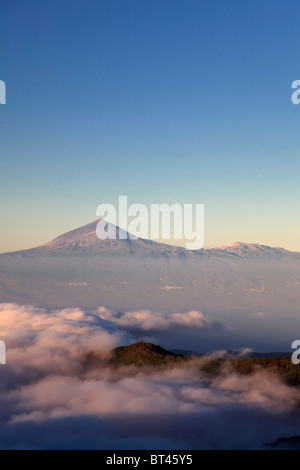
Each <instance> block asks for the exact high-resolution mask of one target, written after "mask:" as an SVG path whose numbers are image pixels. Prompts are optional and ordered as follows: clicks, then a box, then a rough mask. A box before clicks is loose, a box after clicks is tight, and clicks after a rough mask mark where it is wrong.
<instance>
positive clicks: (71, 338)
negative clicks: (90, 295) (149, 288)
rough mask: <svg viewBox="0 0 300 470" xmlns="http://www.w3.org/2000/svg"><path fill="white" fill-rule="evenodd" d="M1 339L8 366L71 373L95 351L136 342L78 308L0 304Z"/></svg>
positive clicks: (110, 324)
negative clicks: (87, 355) (57, 308)
mask: <svg viewBox="0 0 300 470" xmlns="http://www.w3.org/2000/svg"><path fill="white" fill-rule="evenodd" d="M0 338H1V339H2V340H4V341H5V343H6V348H7V364H8V365H13V366H17V365H22V366H27V367H36V368H39V369H41V370H47V371H53V372H56V371H58V370H59V371H60V370H65V371H67V370H68V369H69V368H70V367H75V366H76V364H77V363H78V360H79V359H80V358H81V357H82V356H83V355H84V354H87V353H89V352H91V351H94V350H98V351H99V350H100V351H101V350H102V351H103V352H105V351H110V350H111V349H112V348H114V347H116V346H120V345H124V344H130V343H131V342H132V338H131V336H130V335H129V334H128V333H126V332H124V331H120V330H119V329H118V328H117V327H116V326H115V325H113V324H112V323H110V322H108V321H107V320H103V319H102V318H100V317H99V316H97V315H94V314H92V313H88V312H85V311H83V310H81V309H78V308H67V309H62V310H46V309H42V308H37V307H33V306H21V305H16V304H0Z"/></svg>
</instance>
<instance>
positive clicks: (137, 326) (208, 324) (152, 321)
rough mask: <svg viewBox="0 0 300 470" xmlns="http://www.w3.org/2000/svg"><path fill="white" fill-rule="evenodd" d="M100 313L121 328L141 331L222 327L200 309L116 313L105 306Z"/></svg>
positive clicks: (100, 309)
mask: <svg viewBox="0 0 300 470" xmlns="http://www.w3.org/2000/svg"><path fill="white" fill-rule="evenodd" d="M97 312H98V314H99V315H100V316H101V317H102V318H104V319H106V320H108V321H110V322H112V323H114V324H115V325H116V326H118V327H119V328H124V329H129V330H140V331H147V332H149V331H164V330H167V331H170V330H172V329H181V328H192V329H198V330H204V329H214V328H220V327H221V326H222V325H221V323H220V322H217V321H216V320H214V319H212V318H209V317H205V316H204V315H203V313H202V312H200V311H199V310H190V311H189V312H183V313H166V312H157V311H152V310H138V311H133V312H124V313H117V314H116V313H115V312H113V311H111V310H108V309H106V308H105V307H100V308H98V310H97Z"/></svg>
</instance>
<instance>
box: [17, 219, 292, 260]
mask: <svg viewBox="0 0 300 470" xmlns="http://www.w3.org/2000/svg"><path fill="white" fill-rule="evenodd" d="M99 220H100V219H97V220H94V221H93V222H91V223H89V224H87V225H84V226H83V227H80V228H77V229H75V230H71V231H69V232H67V233H64V234H63V235H60V236H59V237H57V238H55V239H54V240H52V241H50V242H49V243H46V244H45V245H42V246H39V247H37V248H32V249H28V250H22V251H15V252H12V253H8V254H9V255H22V256H35V255H62V254H70V253H74V252H76V254H84V255H95V254H101V253H104V254H109V255H133V254H135V255H138V256H151V257H153V258H166V257H170V256H175V257H182V258H196V259H197V258H200V257H205V258H212V257H213V258H226V257H239V258H247V259H264V258H270V257H271V258H276V259H281V258H283V257H284V258H292V259H300V253H295V252H290V251H288V250H285V249H283V248H272V247H269V246H264V245H259V244H255V243H241V242H236V243H233V245H231V246H221V247H219V248H208V249H204V248H203V249H201V250H186V249H185V248H183V247H177V246H174V245H168V244H165V243H159V242H155V241H151V240H145V239H141V238H135V237H132V236H131V235H130V234H129V233H128V232H125V231H124V230H122V229H120V228H119V227H116V228H115V229H116V234H117V238H116V240H110V239H107V240H99V238H98V237H97V234H96V227H97V224H98V222H99ZM109 226H112V224H109ZM114 227H115V226H114ZM120 234H122V235H123V236H124V234H126V236H127V239H125V240H124V239H119V236H120Z"/></svg>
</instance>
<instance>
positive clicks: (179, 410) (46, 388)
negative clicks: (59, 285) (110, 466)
mask: <svg viewBox="0 0 300 470" xmlns="http://www.w3.org/2000/svg"><path fill="white" fill-rule="evenodd" d="M106 312H107V311H106ZM145 312H147V313H146V314H145V315H144V314H143V312H139V314H141V315H142V320H141V319H140V318H139V317H138V316H137V315H136V314H137V312H135V313H136V314H135V315H131V316H129V323H130V325H132V321H133V320H134V321H136V320H137V321H138V322H139V321H141V323H139V324H142V325H143V326H144V328H146V326H145V325H147V322H148V321H150V312H149V311H145ZM100 313H101V309H100V310H99V311H98V313H97V314H93V313H87V312H84V311H82V310H81V309H76V308H74V309H63V310H55V311H48V310H46V309H40V308H35V307H32V306H18V305H15V304H2V305H0V338H1V339H4V340H5V342H6V343H7V365H2V366H0V376H1V381H0V391H1V395H0V397H1V398H0V420H1V429H0V447H1V448H4V449H14V448H22V449H23V448H25V449H28V448H38V449H54V448H55V449H66V448H70V449H72V448H73V449H74V448H75V449H85V448H87V449H174V450H175V449H177V450H179V449H186V450H188V449H230V448H236V449H245V448H261V447H263V444H264V443H265V442H269V441H274V440H275V439H277V438H278V437H282V436H289V435H293V434H297V433H299V429H300V413H299V403H300V392H299V388H296V387H289V386H287V385H285V384H284V383H282V382H280V380H279V379H278V378H276V377H274V376H271V375H269V374H267V373H264V372H259V373H256V374H254V375H251V376H240V375H237V374H233V373H229V372H228V373H224V374H222V375H219V376H218V377H214V378H208V377H207V376H204V375H202V374H201V373H200V372H199V370H198V369H197V368H194V367H193V366H192V365H191V366H185V367H181V368H178V367H177V368H174V369H171V370H166V371H164V372H157V371H154V372H152V373H150V372H149V371H148V372H146V371H143V370H138V371H135V372H133V370H132V369H131V368H129V369H124V368H123V369H118V370H116V369H111V368H109V367H107V366H104V365H103V366H100V365H98V366H95V368H94V369H92V370H91V369H90V368H89V369H86V370H85V369H84V368H82V362H81V360H82V356H84V355H86V354H87V353H88V352H89V351H91V350H93V349H97V350H99V349H100V350H101V349H103V350H104V351H106V350H107V349H109V348H111V347H114V346H118V345H120V344H126V343H129V342H130V341H131V340H132V338H131V336H130V335H128V334H127V332H125V331H120V330H118V328H117V327H116V326H115V325H113V324H112V323H110V322H109V321H108V320H107V319H102V318H99V314H100ZM132 313H134V312H132ZM111 315H112V313H111ZM176 315H177V314H175V316H172V317H171V319H172V320H173V322H174V324H175V325H178V324H182V322H183V323H184V322H186V321H187V319H188V324H189V325H190V324H193V322H194V321H196V322H200V323H201V321H203V318H202V317H201V315H199V316H198V315H195V316H193V315H189V314H185V315H184V316H183V317H182V316H179V317H178V316H176ZM178 315H181V314H178ZM106 317H107V318H108V315H106ZM121 318H122V316H121ZM166 318H167V317H166ZM178 318H179V322H178ZM183 318H184V320H182V319H183ZM125 320H126V321H127V320H128V316H126V314H125V319H124V318H123V321H125ZM159 320H160V321H162V322H163V323H162V325H165V323H164V321H165V320H166V319H165V318H164V319H163V320H162V319H161V318H160V319H159ZM190 322H191V323H190ZM158 323H159V321H158V318H157V317H154V323H150V326H149V327H151V328H153V325H155V326H156V327H157V324H158ZM123 325H124V323H123Z"/></svg>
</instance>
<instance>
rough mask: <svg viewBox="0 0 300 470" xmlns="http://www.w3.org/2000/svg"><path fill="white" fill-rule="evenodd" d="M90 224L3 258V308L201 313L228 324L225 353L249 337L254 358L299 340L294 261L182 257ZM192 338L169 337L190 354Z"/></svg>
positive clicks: (277, 255)
mask: <svg viewBox="0 0 300 470" xmlns="http://www.w3.org/2000/svg"><path fill="white" fill-rule="evenodd" d="M97 223H98V221H97V220H96V221H93V222H92V223H90V224H87V225H85V226H83V227H80V228H78V229H76V230H72V231H70V232H67V233H65V234H63V235H61V236H59V237H57V238H55V239H54V240H52V241H50V242H49V243H47V244H45V245H43V246H40V247H37V248H34V249H30V250H24V251H19V252H13V253H6V254H2V255H0V302H16V303H19V304H33V305H38V306H42V307H50V308H56V307H59V308H64V307H74V306H76V307H80V308H84V309H91V311H93V309H97V308H98V307H99V306H101V305H103V306H105V307H106V308H109V309H112V311H115V312H126V311H134V312H136V311H144V310H145V309H148V310H149V311H150V312H151V311H153V312H157V311H163V312H169V313H172V312H173V313H176V312H188V311H191V310H197V311H199V310H200V311H202V312H203V313H204V314H205V315H208V316H210V315H211V316H212V317H214V318H216V319H217V320H218V321H219V322H220V325H222V324H225V325H228V326H229V329H226V328H227V327H226V328H224V330H222V331H223V333H222V335H223V336H222V341H223V343H222V344H223V347H226V338H228V344H227V346H228V348H239V347H240V346H243V345H245V344H246V345H247V344H249V343H248V339H249V338H250V337H251V338H252V340H251V341H252V342H251V344H254V345H255V347H257V348H259V349H260V350H268V349H269V350H275V349H278V350H280V349H282V350H286V349H287V348H288V347H289V345H290V342H291V340H292V339H295V338H294V336H295V335H296V336H295V337H298V336H299V305H300V254H299V253H292V252H289V251H287V250H284V249H282V248H272V247H268V246H262V245H257V244H252V243H249V244H246V243H234V244H233V245H232V246H228V247H220V248H211V249H202V250H198V251H187V250H185V249H184V248H180V247H174V246H171V245H166V244H163V243H156V242H154V241H150V240H143V239H131V238H128V239H126V240H119V239H116V240H99V239H98V237H97V235H96V226H97ZM117 233H119V229H118V228H117ZM150 315H151V313H150ZM228 331H230V335H229V334H228V333H227V332H228ZM272 331H273V333H272ZM235 332H239V333H235ZM241 332H242V333H241ZM199 334H200V333H199V332H196V331H195V333H192V332H191V331H189V333H188V334H187V335H186V337H185V339H183V338H184V335H183V334H181V336H180V337H178V338H177V339H176V335H175V336H174V333H172V340H174V344H177V347H182V348H190V347H192V348H194V349H196V350H197V348H198V346H197V344H198V337H199ZM220 334H221V333H220V332H219V330H218V329H216V330H215V331H214V332H212V331H211V332H209V334H207V335H205V336H201V341H202V346H203V344H204V343H203V341H207V342H208V343H207V344H206V346H207V349H210V348H211V347H212V346H211V344H210V342H211V341H213V338H214V341H215V343H214V344H215V346H214V347H218V338H219V335H220ZM242 334H244V335H245V339H244V340H243V337H242ZM193 335H194V336H193ZM235 335H236V342H234V341H235V340H234V338H235ZM156 337H157V338H158V339H157V340H158V341H159V340H162V341H165V337H164V338H159V337H158V336H156ZM278 338H279V339H280V341H279V340H278ZM177 340H178V342H176V341H177ZM246 340H247V341H246ZM268 342H269V344H268ZM164 344H165V343H164ZM172 344H173V343H172ZM262 348H263V349H262ZM270 348H271V349H270ZM274 348H275V349H274ZM198 349H199V348H198ZM199 350H200V349H199Z"/></svg>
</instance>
